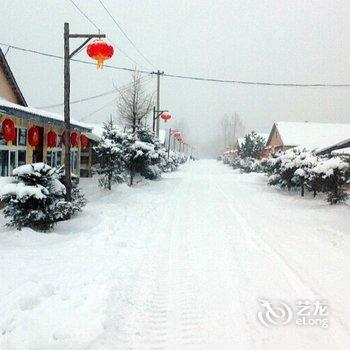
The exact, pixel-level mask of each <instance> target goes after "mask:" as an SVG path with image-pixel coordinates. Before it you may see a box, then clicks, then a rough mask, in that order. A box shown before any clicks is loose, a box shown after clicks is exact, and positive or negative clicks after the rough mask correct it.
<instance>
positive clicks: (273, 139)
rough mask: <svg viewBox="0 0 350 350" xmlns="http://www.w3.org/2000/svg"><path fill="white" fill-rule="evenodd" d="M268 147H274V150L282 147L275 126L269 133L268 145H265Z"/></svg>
mask: <svg viewBox="0 0 350 350" xmlns="http://www.w3.org/2000/svg"><path fill="white" fill-rule="evenodd" d="M267 146H268V147H274V148H277V147H279V148H281V147H283V146H284V145H283V141H282V138H281V136H280V134H279V132H278V130H277V128H276V127H275V126H273V129H272V131H271V135H270V140H269V143H268V145H267Z"/></svg>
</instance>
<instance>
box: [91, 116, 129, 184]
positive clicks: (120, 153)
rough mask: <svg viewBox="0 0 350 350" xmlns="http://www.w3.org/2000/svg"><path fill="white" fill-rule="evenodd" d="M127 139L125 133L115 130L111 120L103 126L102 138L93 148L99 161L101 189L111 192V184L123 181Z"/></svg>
mask: <svg viewBox="0 0 350 350" xmlns="http://www.w3.org/2000/svg"><path fill="white" fill-rule="evenodd" d="M127 139H128V135H127V133H125V132H122V131H120V130H119V129H117V128H116V126H115V125H114V123H113V121H112V120H110V121H108V122H107V123H105V124H104V130H103V133H102V138H101V139H100V141H99V143H98V145H97V146H96V147H95V151H96V153H97V156H98V158H99V160H100V167H99V169H98V174H99V175H100V178H99V184H100V186H101V187H103V188H107V189H109V190H111V189H112V184H114V183H121V182H123V181H125V169H126V163H125V154H124V153H125V143H126V141H127Z"/></svg>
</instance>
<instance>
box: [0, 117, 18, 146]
mask: <svg viewBox="0 0 350 350" xmlns="http://www.w3.org/2000/svg"><path fill="white" fill-rule="evenodd" d="M1 127H2V136H3V138H4V140H5V141H6V142H7V143H12V142H13V141H15V138H16V128H15V123H14V122H13V120H11V119H9V118H6V119H4V120H3V121H2V126H1Z"/></svg>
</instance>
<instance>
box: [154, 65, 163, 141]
mask: <svg viewBox="0 0 350 350" xmlns="http://www.w3.org/2000/svg"><path fill="white" fill-rule="evenodd" d="M154 74H157V107H156V108H157V111H159V110H160V76H161V75H163V74H164V72H161V71H160V70H158V71H157V72H154ZM159 123H160V121H159V117H158V118H157V119H156V135H157V137H159Z"/></svg>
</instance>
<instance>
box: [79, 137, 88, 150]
mask: <svg viewBox="0 0 350 350" xmlns="http://www.w3.org/2000/svg"><path fill="white" fill-rule="evenodd" d="M80 145H81V148H87V147H88V146H89V139H88V138H87V137H86V135H84V134H81V135H80Z"/></svg>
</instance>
